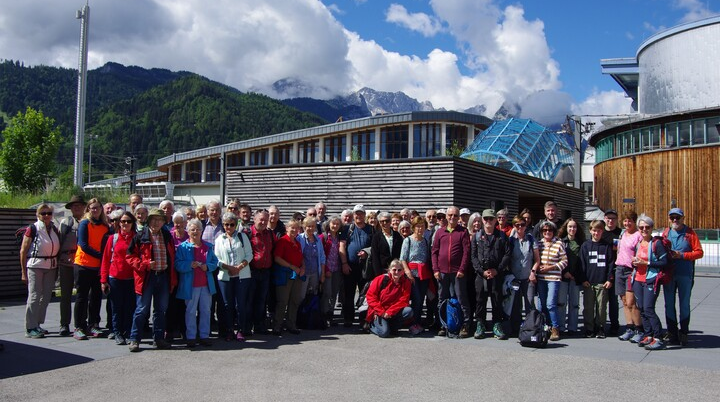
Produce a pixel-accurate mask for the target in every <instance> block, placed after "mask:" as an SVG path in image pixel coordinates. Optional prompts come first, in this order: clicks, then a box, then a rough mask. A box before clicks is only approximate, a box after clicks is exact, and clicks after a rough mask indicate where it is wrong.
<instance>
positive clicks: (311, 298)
mask: <svg viewBox="0 0 720 402" xmlns="http://www.w3.org/2000/svg"><path fill="white" fill-rule="evenodd" d="M297 326H298V328H301V329H324V328H325V318H324V317H323V314H322V312H321V311H320V295H317V294H316V295H313V294H310V295H307V296H306V297H305V299H304V300H303V301H302V303H300V307H298V312H297Z"/></svg>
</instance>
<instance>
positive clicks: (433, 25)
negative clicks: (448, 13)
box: [385, 4, 442, 38]
mask: <svg viewBox="0 0 720 402" xmlns="http://www.w3.org/2000/svg"><path fill="white" fill-rule="evenodd" d="M385 20H386V21H387V22H392V23H395V24H398V25H400V26H403V27H405V28H408V29H410V30H412V31H416V32H419V33H421V34H422V35H423V36H425V37H426V38H429V37H431V36H434V35H435V34H437V33H438V32H440V31H441V30H442V24H440V22H439V21H438V20H437V19H436V18H434V17H431V16H429V15H427V14H425V13H408V11H407V9H406V8H405V7H403V6H402V5H401V4H391V5H390V8H388V10H387V13H386V15H385Z"/></svg>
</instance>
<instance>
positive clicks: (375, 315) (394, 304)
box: [365, 259, 413, 338]
mask: <svg viewBox="0 0 720 402" xmlns="http://www.w3.org/2000/svg"><path fill="white" fill-rule="evenodd" d="M411 287H412V284H411V283H410V279H408V277H407V276H406V275H405V269H404V268H403V265H402V262H400V260H398V259H395V260H392V262H390V267H389V268H388V273H387V274H385V275H380V276H378V277H376V278H375V279H373V281H372V283H371V284H370V288H369V289H368V291H367V294H366V295H365V297H366V299H367V304H368V311H367V317H366V318H365V320H367V322H368V323H369V324H370V332H372V333H374V334H375V335H377V336H379V337H381V338H387V337H388V336H390V335H393V334H396V333H397V331H398V330H399V329H400V327H401V326H402V325H405V324H408V323H410V320H411V319H412V316H413V312H412V309H411V308H410V306H409V303H410V289H411Z"/></svg>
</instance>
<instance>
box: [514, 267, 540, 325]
mask: <svg viewBox="0 0 720 402" xmlns="http://www.w3.org/2000/svg"><path fill="white" fill-rule="evenodd" d="M518 282H520V289H519V290H518V291H517V293H516V294H515V298H514V299H513V307H512V311H511V312H510V329H511V332H512V333H513V334H517V333H519V332H520V324H521V323H522V313H523V311H525V315H527V314H528V313H529V312H530V310H531V309H534V308H535V284H534V283H532V282H530V280H529V279H519V280H518ZM523 307H524V308H523Z"/></svg>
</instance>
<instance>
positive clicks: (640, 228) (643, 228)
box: [638, 226, 652, 230]
mask: <svg viewBox="0 0 720 402" xmlns="http://www.w3.org/2000/svg"><path fill="white" fill-rule="evenodd" d="M651 229H652V226H638V230H651Z"/></svg>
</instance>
